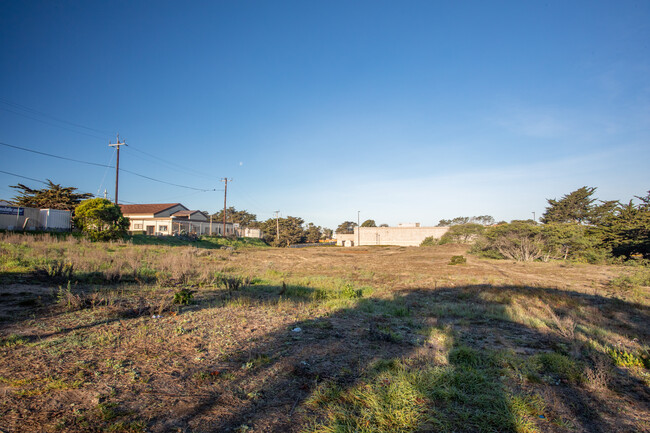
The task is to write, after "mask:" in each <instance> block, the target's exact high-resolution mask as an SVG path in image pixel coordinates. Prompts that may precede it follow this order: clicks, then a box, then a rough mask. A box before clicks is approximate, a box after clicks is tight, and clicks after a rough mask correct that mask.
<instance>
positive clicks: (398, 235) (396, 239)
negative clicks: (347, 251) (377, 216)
mask: <svg viewBox="0 0 650 433" xmlns="http://www.w3.org/2000/svg"><path fill="white" fill-rule="evenodd" d="M447 230H449V227H420V223H407V224H404V223H402V224H400V225H398V226H397V227H355V228H354V233H349V234H341V233H337V235H336V245H339V246H344V247H353V246H360V245H361V246H363V245H399V246H411V247H417V246H419V245H420V244H421V243H422V241H423V240H424V239H425V238H427V237H429V236H432V237H433V238H434V239H440V237H441V236H442V235H444V234H445V233H446V232H447Z"/></svg>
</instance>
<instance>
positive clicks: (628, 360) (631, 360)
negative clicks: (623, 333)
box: [607, 348, 647, 367]
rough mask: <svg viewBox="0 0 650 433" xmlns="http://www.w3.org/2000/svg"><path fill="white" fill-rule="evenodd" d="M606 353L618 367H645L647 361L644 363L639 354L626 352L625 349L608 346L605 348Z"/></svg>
mask: <svg viewBox="0 0 650 433" xmlns="http://www.w3.org/2000/svg"><path fill="white" fill-rule="evenodd" d="M607 353H608V354H609V356H611V357H612V360H613V361H614V363H615V364H616V365H617V366H619V367H645V366H646V364H647V362H646V363H644V359H643V358H642V357H641V356H637V355H636V354H634V353H631V352H627V351H626V350H625V349H613V348H610V349H608V350H607Z"/></svg>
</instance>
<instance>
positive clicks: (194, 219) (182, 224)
mask: <svg viewBox="0 0 650 433" xmlns="http://www.w3.org/2000/svg"><path fill="white" fill-rule="evenodd" d="M120 209H122V215H124V216H125V217H128V218H129V220H130V221H131V224H130V227H129V231H130V232H136V233H137V232H142V233H145V234H147V235H158V236H169V235H178V234H185V233H187V234H195V235H198V236H200V235H210V234H212V235H218V236H231V235H232V236H238V237H261V236H262V234H261V232H260V231H259V229H248V228H240V227H239V224H233V223H231V222H227V223H226V227H225V232H224V225H223V223H222V222H216V221H212V222H210V217H209V215H207V214H206V213H205V212H201V211H199V210H190V209H188V208H186V207H185V206H183V205H182V204H180V203H154V204H121V205H120Z"/></svg>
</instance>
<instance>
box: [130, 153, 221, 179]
mask: <svg viewBox="0 0 650 433" xmlns="http://www.w3.org/2000/svg"><path fill="white" fill-rule="evenodd" d="M127 150H134V151H136V152H138V153H141V154H143V155H146V156H148V157H150V158H153V159H155V160H158V161H160V162H162V163H164V164H166V165H167V166H169V167H171V168H174V169H176V170H178V171H183V172H185V173H190V174H193V175H194V176H199V177H205V178H208V179H213V176H211V175H209V174H207V173H203V172H200V171H198V170H194V169H191V168H188V167H183V166H182V165H180V164H176V163H174V162H171V161H167V160H166V159H164V158H161V157H159V156H156V155H153V154H151V153H148V152H145V151H144V150H140V149H138V148H137V147H134V146H133V145H129V148H128V149H127ZM140 158H142V157H140ZM142 159H143V160H145V161H146V160H147V159H146V158H142Z"/></svg>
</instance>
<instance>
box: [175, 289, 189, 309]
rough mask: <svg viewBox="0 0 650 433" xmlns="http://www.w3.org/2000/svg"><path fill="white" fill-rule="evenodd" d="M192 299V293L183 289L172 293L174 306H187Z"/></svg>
mask: <svg viewBox="0 0 650 433" xmlns="http://www.w3.org/2000/svg"><path fill="white" fill-rule="evenodd" d="M192 299H194V291H193V290H190V289H188V288H183V289H180V290H178V291H177V292H176V293H174V304H178V305H189V304H190V303H191V302H192Z"/></svg>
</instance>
